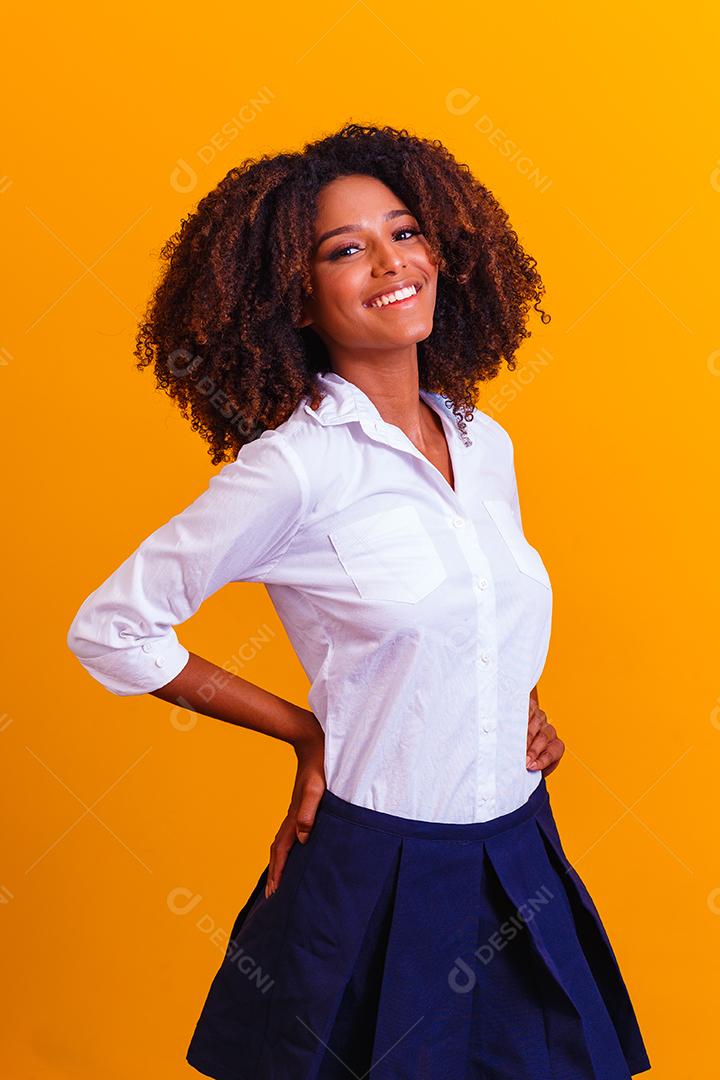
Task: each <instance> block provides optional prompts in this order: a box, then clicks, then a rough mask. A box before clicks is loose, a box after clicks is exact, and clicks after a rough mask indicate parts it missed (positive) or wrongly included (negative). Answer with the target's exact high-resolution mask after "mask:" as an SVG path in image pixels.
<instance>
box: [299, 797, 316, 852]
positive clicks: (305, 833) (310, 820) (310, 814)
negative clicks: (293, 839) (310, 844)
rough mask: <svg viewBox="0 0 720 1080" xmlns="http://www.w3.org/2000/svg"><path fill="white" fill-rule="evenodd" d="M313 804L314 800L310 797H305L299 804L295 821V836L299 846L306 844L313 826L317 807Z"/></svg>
mask: <svg viewBox="0 0 720 1080" xmlns="http://www.w3.org/2000/svg"><path fill="white" fill-rule="evenodd" d="M314 804H315V800H314V799H313V797H312V796H309V797H308V796H305V797H304V798H303V799H302V801H301V802H300V807H299V809H298V812H297V818H296V821H295V835H296V836H297V838H298V840H299V841H300V843H301V844H304V843H306V842H307V839H308V837H309V836H310V830H311V829H312V827H313V825H314V824H315V811H316V809H317V807H316V806H315V805H314Z"/></svg>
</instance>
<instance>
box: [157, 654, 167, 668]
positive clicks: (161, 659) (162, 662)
mask: <svg viewBox="0 0 720 1080" xmlns="http://www.w3.org/2000/svg"><path fill="white" fill-rule="evenodd" d="M155 667H165V657H164V656H158V658H157V660H156V661H155Z"/></svg>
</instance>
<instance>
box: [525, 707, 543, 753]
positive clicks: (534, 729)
mask: <svg viewBox="0 0 720 1080" xmlns="http://www.w3.org/2000/svg"><path fill="white" fill-rule="evenodd" d="M546 723H547V716H546V714H545V713H544V712H543V710H542V709H536V710H535V711H533V712H532V713H531V714H530V718H529V720H528V730H527V746H528V749H529V747H530V743H531V742H532V741H533V739H534V738H535V736H536V735H537V733H538V732H539V731H540V730H541V729H542V727H543V725H544V724H546Z"/></svg>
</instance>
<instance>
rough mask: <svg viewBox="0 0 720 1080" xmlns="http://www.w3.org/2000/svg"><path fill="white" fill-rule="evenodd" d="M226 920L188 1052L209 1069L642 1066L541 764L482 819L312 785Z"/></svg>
mask: <svg viewBox="0 0 720 1080" xmlns="http://www.w3.org/2000/svg"><path fill="white" fill-rule="evenodd" d="M268 869H269V867H268V866H266V867H265V869H264V870H263V872H262V874H261V875H260V878H259V880H258V882H257V885H256V886H255V888H254V889H253V891H252V893H251V894H250V896H249V898H248V900H247V902H246V904H245V906H244V907H243V908H242V910H241V911H240V913H239V914H238V916H237V918H236V920H235V923H234V925H233V927H232V930H231V933H230V936H229V939H228V945H227V949H226V953H225V956H224V959H223V961H222V964H221V965H220V968H219V970H218V971H217V974H216V975H215V977H214V979H213V981H212V984H211V986H210V988H209V991H208V994H207V997H206V1000H205V1003H204V1006H203V1008H202V1012H201V1014H200V1017H199V1019H198V1021H197V1023H196V1026H195V1030H194V1033H193V1035H192V1038H191V1041H190V1044H189V1048H188V1050H187V1054H186V1060H187V1061H188V1063H189V1064H190V1065H191V1066H193V1068H195V1069H197V1070H198V1071H199V1072H200V1073H203V1074H204V1075H206V1076H211V1077H215V1078H216V1080H359V1078H365V1077H368V1076H369V1077H370V1080H628V1077H631V1076H633V1075H636V1074H637V1073H642V1072H645V1071H647V1070H648V1069H649V1068H650V1061H649V1058H648V1055H647V1052H646V1048H645V1045H644V1042H643V1038H642V1035H641V1033H640V1029H639V1026H638V1021H637V1017H636V1014H635V1011H634V1008H633V1005H632V1003H631V1000H630V996H629V993H628V990H627V987H626V984H625V982H624V980H623V976H622V974H621V972H620V968H619V966H618V961H617V958H616V956H615V953H614V951H613V948H612V946H611V944H610V941H609V939H608V935H607V933H606V930H605V928H604V926H603V924H602V921H601V919H600V915H599V914H598V911H597V908H596V907H595V904H594V902H593V900H592V899H591V897H590V894H589V893H588V890H587V888H586V887H585V885H584V883H583V881H582V880H581V878H580V876H579V874H578V873H577V871H576V870H575V869H574V868H573V867H572V866H571V864H570V862H569V861H568V858H567V856H566V855H565V852H564V850H563V847H562V844H561V842H560V837H559V835H558V830H557V828H556V824H555V819H554V816H553V812H552V808H551V805H550V797H549V791H548V788H547V784H546V782H545V778H544V777H543V778H541V781H540V783H539V784H538V786H537V788H536V789H535V790H534V791H533V793H532V794H531V796H530V798H529V799H528V801H527V802H526V803H524V804H523V805H522V806H521V807H519V808H518V809H516V810H513V811H512V812H511V813H508V814H503V815H501V816H500V817H497V818H494V819H493V820H491V821H484V822H477V823H471V824H454V823H442V822H427V821H417V820H413V819H409V818H403V817H398V816H396V815H393V814H385V813H381V812H379V811H376V810H370V809H368V808H366V807H361V806H357V805H355V804H354V803H350V802H347V801H345V800H344V799H341V798H339V797H338V796H337V795H335V794H334V793H333V792H331V791H329V790H326V791H325V792H324V794H323V797H322V800H321V802H320V805H319V807H318V810H317V814H316V818H315V824H314V826H313V829H312V831H311V833H310V836H309V839H308V841H307V843H305V844H301V843H299V842H296V843H295V844H294V845H293V847H292V848H291V850H290V853H289V855H288V859H287V863H286V865H285V869H284V872H283V874H282V877H281V880H280V884H279V886H278V889H277V891H276V892H275V893H274V894H273V895H271V896H270V897H266V896H265V894H264V889H265V882H266V880H267V874H268Z"/></svg>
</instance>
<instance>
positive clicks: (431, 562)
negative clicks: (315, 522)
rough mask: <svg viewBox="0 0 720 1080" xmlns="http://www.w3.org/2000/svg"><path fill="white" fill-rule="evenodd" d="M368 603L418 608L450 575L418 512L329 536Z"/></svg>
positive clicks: (379, 518) (394, 512)
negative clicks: (389, 602)
mask: <svg viewBox="0 0 720 1080" xmlns="http://www.w3.org/2000/svg"><path fill="white" fill-rule="evenodd" d="M328 536H329V538H330V541H331V543H332V545H333V547H334V548H335V551H336V553H337V556H338V559H339V560H340V562H341V563H342V566H343V568H344V570H345V572H346V574H347V575H348V577H350V578H351V580H352V581H353V582H354V584H355V587H356V589H357V591H358V592H359V593H360V596H362V598H363V599H364V600H395V601H398V602H400V603H405V604H416V603H417V602H418V601H419V600H422V599H423V598H424V597H425V596H427V595H428V593H431V592H432V591H433V589H436V588H437V586H438V585H439V584H440V583H441V582H442V581H444V580H445V578H446V577H447V572H446V570H445V567H444V565H443V562H442V559H441V558H440V556H439V554H438V552H437V549H436V547H435V545H434V543H433V541H432V538H431V537H430V535H429V533H428V531H427V529H426V528H425V526H424V525H423V523H422V521H421V520H420V515H419V514H418V512H417V510H416V509H415V507H414V506H396V507H393V508H392V509H391V510H384V511H383V512H382V513H378V514H372V515H370V516H369V517H364V518H361V519H360V520H359V521H353V522H351V523H350V524H346V525H340V526H338V527H337V528H336V529H333V530H332V531H331V532H329V533H328Z"/></svg>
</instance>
